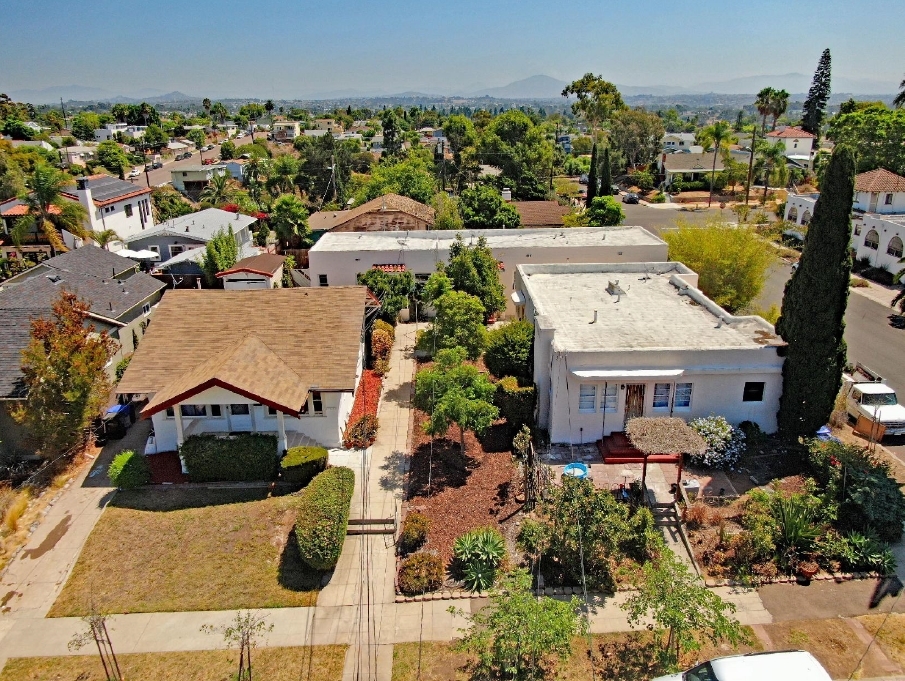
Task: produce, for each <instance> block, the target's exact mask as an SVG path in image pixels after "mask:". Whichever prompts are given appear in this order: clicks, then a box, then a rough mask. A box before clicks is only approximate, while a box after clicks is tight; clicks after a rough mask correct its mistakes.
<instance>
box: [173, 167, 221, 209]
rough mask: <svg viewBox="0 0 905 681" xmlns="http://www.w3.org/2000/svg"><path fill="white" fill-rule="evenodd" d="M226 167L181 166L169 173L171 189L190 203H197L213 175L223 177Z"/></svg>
mask: <svg viewBox="0 0 905 681" xmlns="http://www.w3.org/2000/svg"><path fill="white" fill-rule="evenodd" d="M226 172H227V170H226V166H225V165H223V164H222V163H215V164H213V165H209V166H205V165H190V166H182V167H181V168H177V169H176V170H171V171H170V178H171V180H172V183H173V188H174V189H176V191H178V192H182V193H183V194H185V195H186V196H188V197H189V198H190V199H192V201H198V199H199V197H200V196H201V192H203V191H204V188H205V187H207V185H208V184H209V183H210V181H211V178H213V177H214V175H215V174H216V175H225V174H226Z"/></svg>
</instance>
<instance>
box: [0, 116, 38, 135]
mask: <svg viewBox="0 0 905 681" xmlns="http://www.w3.org/2000/svg"><path fill="white" fill-rule="evenodd" d="M0 133H3V134H4V135H8V136H9V137H11V138H12V139H14V140H30V139H33V138H34V136H35V131H34V130H32V129H31V128H30V127H28V126H27V125H25V121H22V120H19V119H18V118H7V119H6V120H4V121H2V122H0Z"/></svg>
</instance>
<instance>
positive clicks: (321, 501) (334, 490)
mask: <svg viewBox="0 0 905 681" xmlns="http://www.w3.org/2000/svg"><path fill="white" fill-rule="evenodd" d="M354 488H355V473H353V472H352V469H351V468H344V467H342V466H334V467H333V468H328V469H327V470H325V471H324V472H323V473H320V474H318V475H317V476H315V478H314V479H313V480H312V481H311V484H309V485H308V486H307V487H306V488H305V489H304V490H302V492H301V495H300V500H301V503H299V506H298V515H297V516H296V521H295V537H296V540H297V541H298V545H299V551H300V553H301V556H302V560H303V561H305V563H307V564H308V565H309V566H310V567H312V568H314V569H315V570H332V569H333V568H334V567H335V566H336V562H337V561H338V560H339V554H340V553H341V552H342V549H343V541H344V540H345V538H346V526H347V525H348V523H349V506H350V505H351V503H352V492H353V490H354Z"/></svg>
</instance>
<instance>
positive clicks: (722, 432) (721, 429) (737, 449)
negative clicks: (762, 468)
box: [688, 416, 745, 468]
mask: <svg viewBox="0 0 905 681" xmlns="http://www.w3.org/2000/svg"><path fill="white" fill-rule="evenodd" d="M688 425H689V426H691V428H692V430H694V431H695V432H696V433H697V434H698V435H700V436H701V437H702V438H704V441H705V442H706V443H707V451H706V452H704V455H703V456H695V455H692V456H691V462H692V463H694V464H697V465H700V466H707V467H709V468H732V467H733V466H735V465H736V464H737V463H738V461H739V459H740V458H741V456H742V453H743V452H744V451H745V434H744V433H743V432H742V431H741V430H740V429H738V428H733V427H732V425H731V424H730V423H729V422H728V421H727V420H726V419H724V418H723V417H722V416H707V417H703V418H699V419H694V420H693V421H690V422H689V423H688Z"/></svg>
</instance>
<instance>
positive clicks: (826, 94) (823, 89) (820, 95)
mask: <svg viewBox="0 0 905 681" xmlns="http://www.w3.org/2000/svg"><path fill="white" fill-rule="evenodd" d="M830 67H831V59H830V50H829V48H827V49H825V50H824V51H823V54H821V55H820V61H819V62H817V70H816V71H815V72H814V79H813V80H812V81H811V89H810V90H808V96H807V99H805V100H804V113H803V115H802V118H801V128H802V130H806V131H807V132H809V133H811V134H812V135H816V136H817V140H818V141H819V140H820V129H821V126H822V125H823V119H824V118H825V117H826V104H827V102H828V101H829V99H830Z"/></svg>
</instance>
